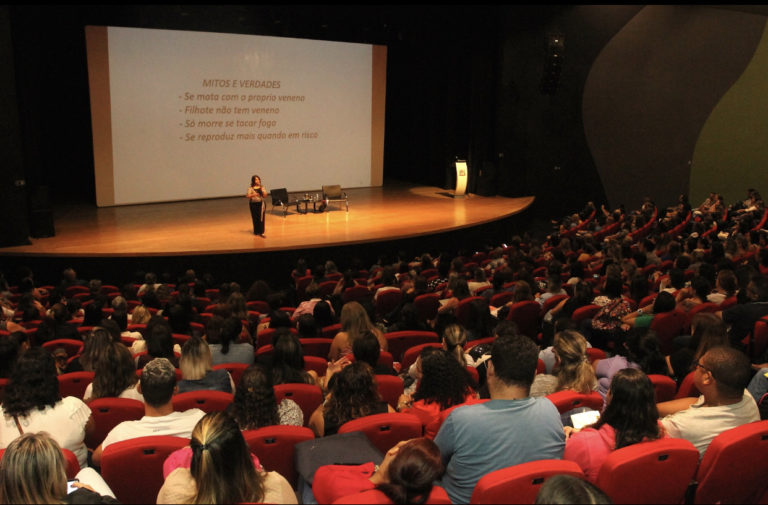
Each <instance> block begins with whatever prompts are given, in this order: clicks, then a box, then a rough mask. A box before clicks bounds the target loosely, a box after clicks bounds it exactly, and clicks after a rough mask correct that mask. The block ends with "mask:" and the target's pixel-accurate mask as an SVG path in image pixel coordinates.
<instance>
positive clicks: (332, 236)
mask: <svg viewBox="0 0 768 505" xmlns="http://www.w3.org/2000/svg"><path fill="white" fill-rule="evenodd" d="M346 192H347V195H348V196H349V212H348V213H347V212H346V210H345V208H344V207H343V206H342V205H340V204H332V205H331V206H330V208H329V209H328V210H326V211H325V212H323V213H318V214H313V213H312V212H311V211H310V212H309V213H308V214H299V213H297V212H296V206H295V205H294V206H293V207H291V208H290V211H289V213H288V215H287V216H286V217H283V214H282V211H281V210H280V209H279V208H277V209H274V210H273V209H272V205H271V198H267V217H266V230H265V233H266V237H265V238H261V237H257V236H254V235H253V229H252V225H251V215H250V211H249V209H248V200H247V199H246V198H245V197H244V196H243V197H235V198H219V199H211V200H196V201H184V202H172V203H157V204H144V205H128V206H120V207H103V208H97V207H96V206H95V205H93V204H83V203H80V204H74V205H59V206H56V207H54V223H55V230H56V233H55V236H53V237H49V238H38V239H31V241H32V244H30V245H23V246H14V247H5V248H0V272H4V273H5V274H6V278H9V277H10V279H9V280H10V281H11V282H12V283H13V282H15V281H16V280H17V279H15V277H16V276H17V274H18V273H19V272H22V271H23V269H24V268H31V269H32V271H33V272H34V275H35V281H36V283H38V285H53V284H57V283H58V282H59V280H60V278H61V272H62V270H63V269H64V268H67V267H73V268H75V270H76V271H77V272H78V274H79V275H80V276H81V277H82V278H84V279H93V278H99V279H102V280H104V282H106V283H108V284H116V285H122V283H124V282H141V281H142V280H143V273H142V272H147V271H152V272H157V273H166V274H168V276H169V278H176V277H177V276H179V275H181V274H183V273H184V272H185V270H186V269H188V268H192V269H194V270H195V271H196V272H198V273H209V274H211V275H213V276H214V278H215V279H217V280H227V281H232V280H235V281H237V282H239V283H241V285H243V286H249V285H250V284H251V283H252V282H253V281H254V280H255V279H262V280H266V281H267V282H268V283H270V285H271V286H272V287H273V288H276V287H277V288H279V289H284V288H289V287H290V276H289V273H290V271H291V269H292V268H293V267H294V266H295V264H296V261H297V259H298V258H305V259H307V260H308V261H309V262H310V264H311V265H314V264H317V263H321V262H324V261H325V260H328V259H331V260H334V261H335V262H336V264H337V265H339V268H341V269H345V268H348V267H349V264H350V260H351V259H352V258H358V259H360V260H361V261H362V262H363V263H364V264H372V263H373V262H375V261H376V259H377V258H378V257H379V256H380V255H382V254H384V255H386V256H387V257H389V258H394V255H396V254H400V252H401V251H402V252H403V253H405V254H409V255H412V256H414V257H415V256H417V255H420V254H422V253H424V252H429V253H431V254H439V253H440V252H442V251H446V252H450V253H451V254H453V253H455V252H456V251H458V250H461V249H479V248H481V247H483V246H484V245H486V244H490V245H498V244H499V243H500V242H502V241H505V240H508V239H509V238H510V237H511V236H512V235H513V234H516V233H522V232H523V231H525V227H526V226H527V224H528V223H527V217H526V215H527V213H526V212H525V210H526V209H528V208H529V207H530V206H531V205H532V204H533V201H534V198H533V197H520V198H507V197H502V196H492V197H483V196H477V195H470V196H468V197H455V196H454V195H453V194H452V193H453V192H452V191H449V190H445V189H442V188H439V187H430V186H415V185H412V184H404V183H391V182H387V183H385V184H384V186H383V187H375V188H357V189H347V190H346ZM295 196H296V195H294V194H291V197H292V199H293V198H295ZM309 209H312V204H310V205H309Z"/></svg>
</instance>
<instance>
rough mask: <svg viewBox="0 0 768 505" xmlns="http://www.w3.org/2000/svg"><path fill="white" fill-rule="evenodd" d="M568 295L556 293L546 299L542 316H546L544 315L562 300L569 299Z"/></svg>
mask: <svg viewBox="0 0 768 505" xmlns="http://www.w3.org/2000/svg"><path fill="white" fill-rule="evenodd" d="M567 298H568V295H554V296H550V297H549V298H547V299H546V301H545V302H544V304H542V306H541V316H542V317H544V315H545V314H546V313H547V312H549V311H550V310H552V309H553V308H554V307H556V306H557V305H558V304H559V303H560V302H562V301H563V300H565V299H567Z"/></svg>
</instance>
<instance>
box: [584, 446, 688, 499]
mask: <svg viewBox="0 0 768 505" xmlns="http://www.w3.org/2000/svg"><path fill="white" fill-rule="evenodd" d="M698 464H699V451H698V450H697V449H696V447H694V446H693V444H692V443H691V442H689V441H688V440H685V439H682V438H662V439H658V440H653V441H650V442H641V443H639V444H633V445H630V446H627V447H622V448H621V449H617V450H615V451H613V452H612V453H611V454H609V455H608V457H607V458H606V460H605V462H604V463H603V465H602V466H601V467H600V471H599V472H598V475H597V482H596V484H597V487H598V488H600V489H601V490H603V492H605V494H607V495H608V497H609V498H610V499H611V500H612V501H613V503H617V504H618V503H683V500H684V498H685V493H686V490H687V489H688V485H689V484H690V483H691V480H692V479H693V477H694V475H695V473H696V467H697V466H698Z"/></svg>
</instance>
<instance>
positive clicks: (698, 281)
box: [675, 276, 712, 312]
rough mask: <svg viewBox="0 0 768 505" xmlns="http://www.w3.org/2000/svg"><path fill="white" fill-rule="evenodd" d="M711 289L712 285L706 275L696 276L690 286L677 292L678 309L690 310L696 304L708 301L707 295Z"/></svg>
mask: <svg viewBox="0 0 768 505" xmlns="http://www.w3.org/2000/svg"><path fill="white" fill-rule="evenodd" d="M711 291H712V286H711V285H710V283H709V281H708V280H707V279H706V278H705V277H702V276H696V277H694V278H693V280H692V281H691V285H690V286H688V287H685V288H683V289H681V290H680V291H678V292H677V295H676V296H675V301H676V302H677V307H676V308H677V310H681V311H683V312H690V310H691V309H692V308H694V307H695V306H697V305H699V304H702V303H706V301H707V296H708V295H709V293H710V292H711Z"/></svg>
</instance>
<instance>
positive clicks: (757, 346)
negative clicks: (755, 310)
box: [747, 319, 768, 361]
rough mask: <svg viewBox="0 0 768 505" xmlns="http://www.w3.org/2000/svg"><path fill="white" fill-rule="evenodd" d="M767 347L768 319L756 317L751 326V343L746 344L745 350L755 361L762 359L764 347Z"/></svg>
mask: <svg viewBox="0 0 768 505" xmlns="http://www.w3.org/2000/svg"><path fill="white" fill-rule="evenodd" d="M766 347H768V320H766V319H758V320H757V321H755V326H754V327H753V328H752V341H751V345H749V344H748V345H747V350H748V351H749V353H750V355H751V356H752V358H753V359H754V360H755V361H758V360H760V359H762V356H763V354H764V353H765V349H766Z"/></svg>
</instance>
